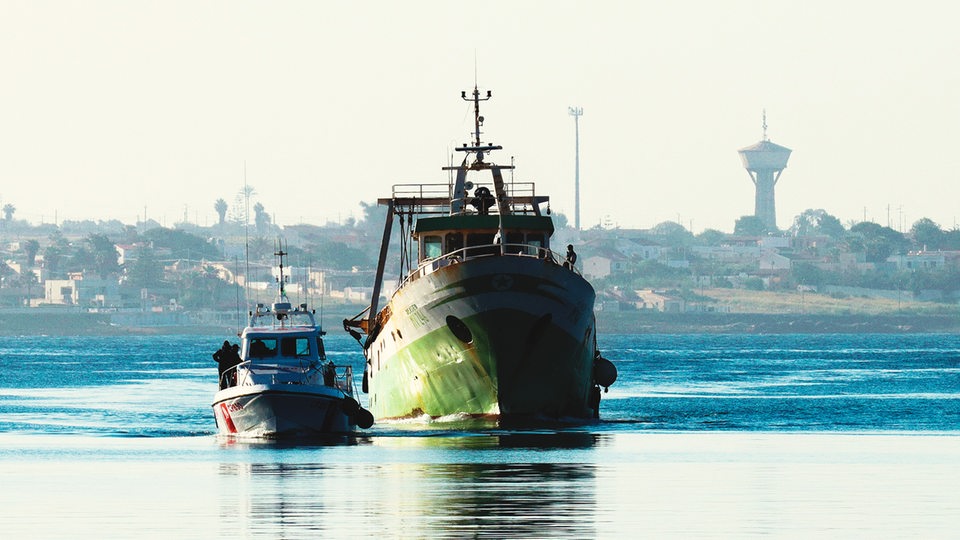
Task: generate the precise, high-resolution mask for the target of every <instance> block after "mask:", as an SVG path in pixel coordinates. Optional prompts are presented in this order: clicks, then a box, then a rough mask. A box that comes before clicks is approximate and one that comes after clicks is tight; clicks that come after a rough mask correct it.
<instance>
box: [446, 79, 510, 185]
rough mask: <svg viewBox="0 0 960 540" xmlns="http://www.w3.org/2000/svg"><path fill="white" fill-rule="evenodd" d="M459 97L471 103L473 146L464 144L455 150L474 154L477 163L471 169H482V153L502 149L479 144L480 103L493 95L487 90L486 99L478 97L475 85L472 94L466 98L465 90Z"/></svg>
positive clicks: (481, 121)
mask: <svg viewBox="0 0 960 540" xmlns="http://www.w3.org/2000/svg"><path fill="white" fill-rule="evenodd" d="M460 97H461V98H462V99H463V100H464V101H472V102H473V126H474V127H473V141H471V142H472V143H473V144H472V145H471V146H468V145H467V143H464V144H463V146H461V147H460V148H457V150H459V151H461V152H470V153H475V154H476V156H477V161H476V162H475V163H474V164H473V165H472V168H474V169H482V168H485V167H486V164H485V163H484V162H483V154H484V152H488V153H489V152H490V151H492V150H502V149H503V147H502V146H497V145H493V144H487V145H484V144H483V143H482V142H480V133H481V131H480V128H481V127H482V126H483V116H481V115H480V102H481V101H488V100H489V99H490V98H491V97H493V93H492V92H491V91H490V90H487V95H486V97H480V90H479V89H478V88H477V86H476V85H474V86H473V92H472V93H471V95H470V97H467V92H466V90H464V91H462V92H460Z"/></svg>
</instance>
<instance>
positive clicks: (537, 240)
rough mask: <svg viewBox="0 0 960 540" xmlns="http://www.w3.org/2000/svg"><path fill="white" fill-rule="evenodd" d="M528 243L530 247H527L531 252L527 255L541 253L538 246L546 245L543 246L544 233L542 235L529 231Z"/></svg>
mask: <svg viewBox="0 0 960 540" xmlns="http://www.w3.org/2000/svg"><path fill="white" fill-rule="evenodd" d="M527 245H528V246H529V247H528V248H527V249H528V250H529V252H528V253H527V255H539V251H540V250H539V249H538V248H542V247H544V246H543V235H542V234H535V233H528V234H527Z"/></svg>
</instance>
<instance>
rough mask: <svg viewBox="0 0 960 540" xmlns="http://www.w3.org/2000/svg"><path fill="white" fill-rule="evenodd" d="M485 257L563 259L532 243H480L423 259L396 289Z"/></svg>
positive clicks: (578, 273) (575, 271) (552, 261)
mask: <svg viewBox="0 0 960 540" xmlns="http://www.w3.org/2000/svg"><path fill="white" fill-rule="evenodd" d="M501 247H502V250H501ZM486 257H524V258H529V259H541V260H543V261H544V262H545V263H548V264H560V263H558V261H560V260H562V259H563V257H562V256H561V255H560V254H558V253H557V252H555V251H553V250H551V249H549V248H545V247H542V246H537V245H532V244H503V245H502V246H501V245H500V244H481V245H476V246H469V247H464V248H460V249H458V250H455V251H451V252H449V253H445V254H443V255H440V256H439V257H433V258H431V259H424V260H423V261H422V262H421V263H420V265H419V266H417V269H416V270H414V271H413V272H410V273H409V274H407V276H406V277H405V278H404V280H403V281H402V282H401V283H400V287H398V288H397V290H399V289H401V288H402V287H403V286H404V285H405V284H406V283H407V282H408V281H415V280H417V279H420V278H421V277H423V276H426V275H428V274H431V273H433V272H435V271H437V270H439V269H440V268H443V267H445V266H450V265H452V264H459V263H461V262H463V261H467V260H472V259H480V258H486ZM564 266H565V267H567V268H569V269H570V271H572V272H574V273H575V274H577V275H580V271H579V270H577V268H576V267H575V266H568V265H564Z"/></svg>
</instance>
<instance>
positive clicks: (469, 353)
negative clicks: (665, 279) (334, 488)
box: [366, 255, 596, 419]
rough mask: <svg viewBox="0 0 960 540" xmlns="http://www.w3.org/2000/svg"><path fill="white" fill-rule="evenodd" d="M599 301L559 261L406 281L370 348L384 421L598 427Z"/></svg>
mask: <svg viewBox="0 0 960 540" xmlns="http://www.w3.org/2000/svg"><path fill="white" fill-rule="evenodd" d="M594 299H595V292H594V290H593V288H592V287H591V286H590V284H589V283H588V282H587V281H586V280H584V279H583V278H582V277H581V276H580V275H579V274H577V273H575V272H573V271H571V270H570V269H567V268H564V267H562V266H559V265H557V264H556V263H555V262H553V261H551V260H545V259H540V258H537V257H530V256H522V255H504V256H489V257H482V258H476V259H470V260H467V261H465V262H460V263H453V264H449V265H447V266H443V267H441V268H438V269H436V270H434V271H432V272H429V273H426V274H425V275H420V276H418V277H417V278H416V279H412V280H408V281H407V282H406V283H405V284H404V285H403V286H402V287H401V288H400V290H398V291H397V292H396V294H395V295H394V296H393V298H392V299H391V301H390V303H389V304H388V305H387V306H386V307H385V308H384V310H383V311H381V312H380V315H379V317H377V319H376V326H375V327H374V330H373V331H372V332H371V339H370V340H368V347H367V348H366V353H367V359H368V366H367V373H366V376H367V381H366V382H367V386H368V390H369V392H370V408H371V411H372V412H373V414H374V416H375V417H376V418H378V419H391V418H407V417H419V416H423V415H426V416H429V417H431V418H438V417H445V416H450V415H470V416H489V417H494V418H499V419H502V418H512V417H518V418H520V417H550V418H565V417H573V418H591V417H593V416H594V415H595V410H594V408H595V407H596V404H591V402H590V396H591V390H592V389H593V388H594V385H595V383H594V381H593V365H594V356H595V354H596V353H595V350H596V349H595V332H596V328H595V325H594V316H593V305H594Z"/></svg>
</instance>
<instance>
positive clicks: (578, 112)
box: [567, 107, 583, 233]
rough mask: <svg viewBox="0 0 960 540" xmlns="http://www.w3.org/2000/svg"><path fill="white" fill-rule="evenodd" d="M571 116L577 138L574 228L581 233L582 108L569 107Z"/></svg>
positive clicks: (574, 176)
mask: <svg viewBox="0 0 960 540" xmlns="http://www.w3.org/2000/svg"><path fill="white" fill-rule="evenodd" d="M567 111H568V113H569V114H570V116H572V117H573V125H574V133H575V136H576V149H575V154H574V156H575V157H574V175H573V185H574V192H573V194H574V201H573V204H574V214H573V215H574V227H576V229H577V232H578V233H579V232H580V117H581V116H583V109H582V108H581V107H568V109H567Z"/></svg>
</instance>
